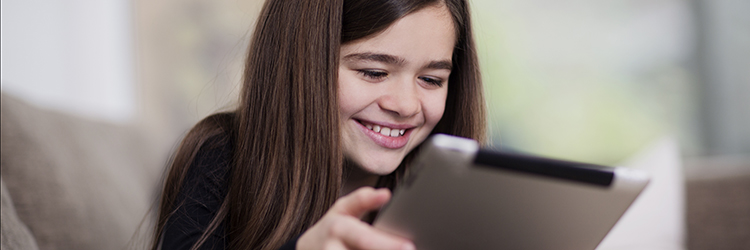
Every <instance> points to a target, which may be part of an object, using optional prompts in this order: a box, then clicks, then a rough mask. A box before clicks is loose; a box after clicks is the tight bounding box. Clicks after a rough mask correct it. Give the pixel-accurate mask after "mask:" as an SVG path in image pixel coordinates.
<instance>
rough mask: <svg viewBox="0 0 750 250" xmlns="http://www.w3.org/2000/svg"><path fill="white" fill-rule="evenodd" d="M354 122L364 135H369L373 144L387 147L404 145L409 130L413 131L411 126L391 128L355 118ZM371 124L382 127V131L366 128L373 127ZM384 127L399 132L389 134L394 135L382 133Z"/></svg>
mask: <svg viewBox="0 0 750 250" xmlns="http://www.w3.org/2000/svg"><path fill="white" fill-rule="evenodd" d="M356 123H357V126H358V127H359V128H360V130H362V132H363V133H364V134H365V135H367V136H368V137H370V139H372V141H374V142H375V144H378V145H379V146H381V147H384V148H389V149H399V148H402V147H404V146H406V143H407V142H409V136H410V135H411V132H412V131H413V129H412V128H405V127H404V126H393V127H395V128H391V127H382V128H380V126H379V125H373V124H371V123H368V122H365V121H359V120H356ZM365 124H367V125H365ZM373 126H378V127H375V128H376V129H382V130H383V131H379V132H375V131H373V130H372V129H370V128H368V127H373ZM399 127H404V128H399ZM386 129H387V130H388V131H391V130H399V132H398V133H396V132H394V134H391V135H396V136H391V135H384V134H382V133H385V130H386ZM401 131H403V132H401Z"/></svg>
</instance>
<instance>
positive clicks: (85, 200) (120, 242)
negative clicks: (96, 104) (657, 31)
mask: <svg viewBox="0 0 750 250" xmlns="http://www.w3.org/2000/svg"><path fill="white" fill-rule="evenodd" d="M1 101H2V104H1V106H0V107H1V124H0V125H1V127H2V131H1V132H0V135H1V140H2V141H1V144H0V145H1V147H0V168H1V171H0V172H1V173H0V174H1V176H0V177H1V178H0V179H1V181H0V182H2V220H1V222H2V240H1V241H2V250H6V249H7V250H15V249H81V250H87V249H145V248H146V246H147V244H148V240H149V238H148V236H149V235H150V229H151V228H150V227H151V222H152V221H153V219H154V218H153V216H154V208H153V206H154V205H155V204H156V199H157V197H158V192H159V183H160V181H161V178H162V176H163V172H164V166H165V163H166V160H167V157H168V156H169V152H170V147H171V146H173V145H174V144H175V142H176V140H175V139H174V138H172V139H169V138H168V139H164V138H163V137H160V136H159V135H153V134H149V133H148V131H144V130H143V129H140V128H138V127H137V126H133V125H116V124H109V123H106V122H101V121H92V120H90V119H86V118H81V117H75V116H72V115H68V114H62V113H59V112H55V111H51V110H46V109H41V108H37V107H34V106H32V105H29V104H27V103H25V102H23V101H21V100H19V99H17V98H14V97H12V96H8V95H5V94H3V95H2V98H1ZM673 158H674V157H673ZM677 158H679V157H677ZM748 162H750V160H749V159H747V158H743V157H739V158H732V159H730V160H722V159H718V160H717V159H708V160H700V161H686V162H685V164H684V165H685V167H684V168H685V170H686V171H685V172H684V175H683V174H681V173H677V174H675V173H671V174H669V173H668V174H667V176H670V178H677V179H676V181H677V186H672V189H667V190H673V191H675V192H676V194H677V195H669V196H676V197H677V198H678V199H677V200H678V202H677V203H678V204H677V205H675V206H676V209H675V210H679V211H681V212H679V213H680V215H679V216H678V217H677V220H679V221H677V222H676V223H675V225H678V227H679V228H678V230H676V231H677V232H676V233H673V232H668V233H667V234H665V235H670V237H673V238H674V239H678V242H676V243H675V242H671V243H670V244H672V245H676V246H677V248H681V249H682V248H683V247H686V248H687V249H690V250H695V249H738V250H739V249H750V164H748ZM657 165H658V164H657ZM654 174H656V173H654ZM683 176H684V178H683ZM662 180H663V179H662ZM683 181H684V182H683ZM659 182H661V181H659ZM659 182H654V183H652V184H654V185H652V186H653V187H657V186H659V185H656V184H658V183H659ZM683 184H684V186H683ZM674 187H677V189H674ZM682 196H684V197H682ZM683 198H684V199H683ZM652 200H656V201H657V202H659V201H661V199H660V198H658V197H654V199H652ZM654 204H656V203H652V204H650V205H645V206H644V207H648V206H651V207H660V208H663V206H661V205H659V204H656V205H657V206H654ZM682 206H686V207H684V208H682ZM653 210H654V209H641V210H640V211H639V210H638V209H632V210H631V211H629V212H634V213H636V214H638V213H641V214H649V213H652V212H653ZM631 217H633V218H631V219H630V221H631V222H632V224H631V225H636V226H635V227H634V229H633V228H630V230H631V231H637V232H636V235H637V233H638V231H643V230H640V229H639V228H644V227H646V228H644V230H653V229H654V228H658V227H659V226H660V225H652V224H653V223H655V220H654V221H652V220H647V221H646V220H644V219H642V218H644V215H638V216H631ZM683 217H684V218H683ZM638 224H640V226H638ZM684 226H687V228H686V229H683V228H682V227H684ZM672 228H674V227H672ZM626 229H627V228H626ZM613 231H615V230H613ZM625 231H627V230H625ZM646 236H649V235H646ZM639 237H640V238H639ZM639 237H635V236H634V237H631V236H627V235H626V236H625V237H624V238H620V239H621V240H620V241H615V242H614V243H618V244H620V245H621V246H625V247H624V248H616V247H611V248H607V249H665V248H663V247H661V248H660V247H659V245H658V244H661V243H664V242H656V243H652V242H648V241H647V240H649V239H647V238H644V237H645V236H643V235H642V234H641V236H639ZM635 241H640V242H635ZM628 243H643V244H642V245H637V246H639V247H638V248H632V247H627V244H628ZM618 244H611V245H609V246H618ZM647 245H648V246H651V247H650V248H643V246H647ZM631 246H636V245H632V244H631ZM605 247H606V246H605Z"/></svg>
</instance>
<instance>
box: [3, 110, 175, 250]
mask: <svg viewBox="0 0 750 250" xmlns="http://www.w3.org/2000/svg"><path fill="white" fill-rule="evenodd" d="M1 107H2V132H1V136H2V146H1V147H0V148H1V152H0V153H1V154H2V155H1V156H0V166H1V169H2V171H1V172H2V180H3V182H4V183H5V185H6V186H7V188H8V192H9V193H10V195H11V197H12V198H13V203H14V204H15V208H16V212H17V214H18V217H19V218H21V220H22V221H23V222H24V223H25V224H26V225H27V226H28V228H29V230H30V231H31V233H32V234H33V235H34V237H35V238H36V240H37V244H38V245H39V248H40V249H83V250H85V249H123V248H124V247H125V246H126V244H128V241H129V240H130V238H131V236H132V235H133V233H134V232H135V230H136V227H137V226H138V225H139V223H140V222H141V220H142V219H143V218H144V216H145V215H146V212H147V210H148V208H149V206H151V205H152V204H153V201H154V199H155V195H156V191H157V190H158V188H157V187H156V183H157V179H158V178H159V177H160V173H161V170H162V169H163V167H162V165H163V163H164V162H165V159H166V157H165V156H166V152H163V150H158V149H155V148H154V147H152V145H151V144H150V143H149V141H148V140H147V139H146V138H145V137H144V136H143V135H142V134H141V133H140V132H139V131H137V130H135V129H132V128H128V127H122V126H115V125H110V124H105V123H98V122H92V121H87V120H85V119H81V118H76V117H72V116H68V115H63V114H59V113H56V112H51V111H45V110H41V109H38V108H35V107H32V106H30V105H28V104H25V103H23V102H21V101H19V100H17V99H14V98H11V97H9V96H7V95H3V96H2V106H1ZM3 223H5V222H4V221H3Z"/></svg>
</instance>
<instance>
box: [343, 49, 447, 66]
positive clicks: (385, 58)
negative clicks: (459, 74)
mask: <svg viewBox="0 0 750 250" xmlns="http://www.w3.org/2000/svg"><path fill="white" fill-rule="evenodd" d="M344 60H347V61H352V60H364V61H375V62H381V63H385V64H393V65H396V66H404V64H405V63H406V60H405V59H404V58H401V57H398V56H394V55H388V54H378V53H369V52H365V53H354V54H349V55H346V56H344ZM425 68H427V69H445V70H451V69H453V63H452V62H451V61H450V60H442V61H432V62H430V63H429V64H427V66H425Z"/></svg>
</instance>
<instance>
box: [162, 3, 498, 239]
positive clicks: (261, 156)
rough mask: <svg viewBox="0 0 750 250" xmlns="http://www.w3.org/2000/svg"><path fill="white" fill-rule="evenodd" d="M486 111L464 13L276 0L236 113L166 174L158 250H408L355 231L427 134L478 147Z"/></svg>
mask: <svg viewBox="0 0 750 250" xmlns="http://www.w3.org/2000/svg"><path fill="white" fill-rule="evenodd" d="M483 105H484V99H483V97H482V85H481V81H480V76H479V69H478V66H477V57H476V52H475V48H474V41H473V38H472V32H471V23H470V18H469V8H468V6H467V3H466V2H465V0H378V1H374V0H343V1H342V0H307V1H298V0H268V1H267V2H266V3H265V5H264V7H263V10H262V12H261V14H260V16H259V20H258V23H257V27H256V28H255V32H254V34H253V37H252V41H251V43H250V47H249V49H248V56H247V60H246V67H245V70H244V79H243V87H242V91H241V93H240V100H239V107H238V108H237V109H236V110H234V111H232V112H228V113H220V114H214V115H212V116H209V117H207V118H205V119H204V120H202V121H201V122H199V123H198V124H197V125H196V126H195V127H194V128H193V129H192V130H191V131H190V132H189V133H188V135H187V136H186V137H185V139H184V140H183V141H182V143H181V145H180V147H179V149H178V151H177V153H176V155H175V157H174V159H173V161H172V163H171V169H170V172H169V174H168V176H167V179H166V183H165V186H164V190H163V194H162V199H161V204H160V206H159V216H158V220H157V225H156V233H155V235H154V244H153V247H152V249H158V248H162V249H226V248H228V249H277V248H279V247H283V248H288V249H295V248H296V249H414V245H413V244H412V243H411V242H410V241H409V240H407V239H404V238H401V237H398V236H395V235H391V234H388V233H385V232H383V231H380V230H378V229H375V228H373V227H372V226H370V225H369V224H368V223H367V222H364V221H362V220H361V219H360V218H363V216H364V215H366V214H367V213H369V212H373V211H376V210H377V209H378V208H379V207H380V206H382V205H384V204H385V203H386V202H387V201H388V200H389V199H390V191H389V189H391V190H392V189H394V188H397V187H396V184H397V182H398V180H399V177H400V176H401V175H402V174H403V172H404V170H405V169H406V168H408V167H409V163H410V161H411V159H412V158H413V155H414V154H417V153H418V149H419V145H420V144H421V143H422V142H423V141H424V140H425V139H426V138H427V137H428V136H429V135H430V134H433V133H446V134H452V135H457V136H462V137H468V138H473V139H476V140H479V141H480V142H481V141H483V139H485V134H484V133H485V114H484V106H483ZM372 187H385V188H383V189H377V190H376V189H373V188H372Z"/></svg>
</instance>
